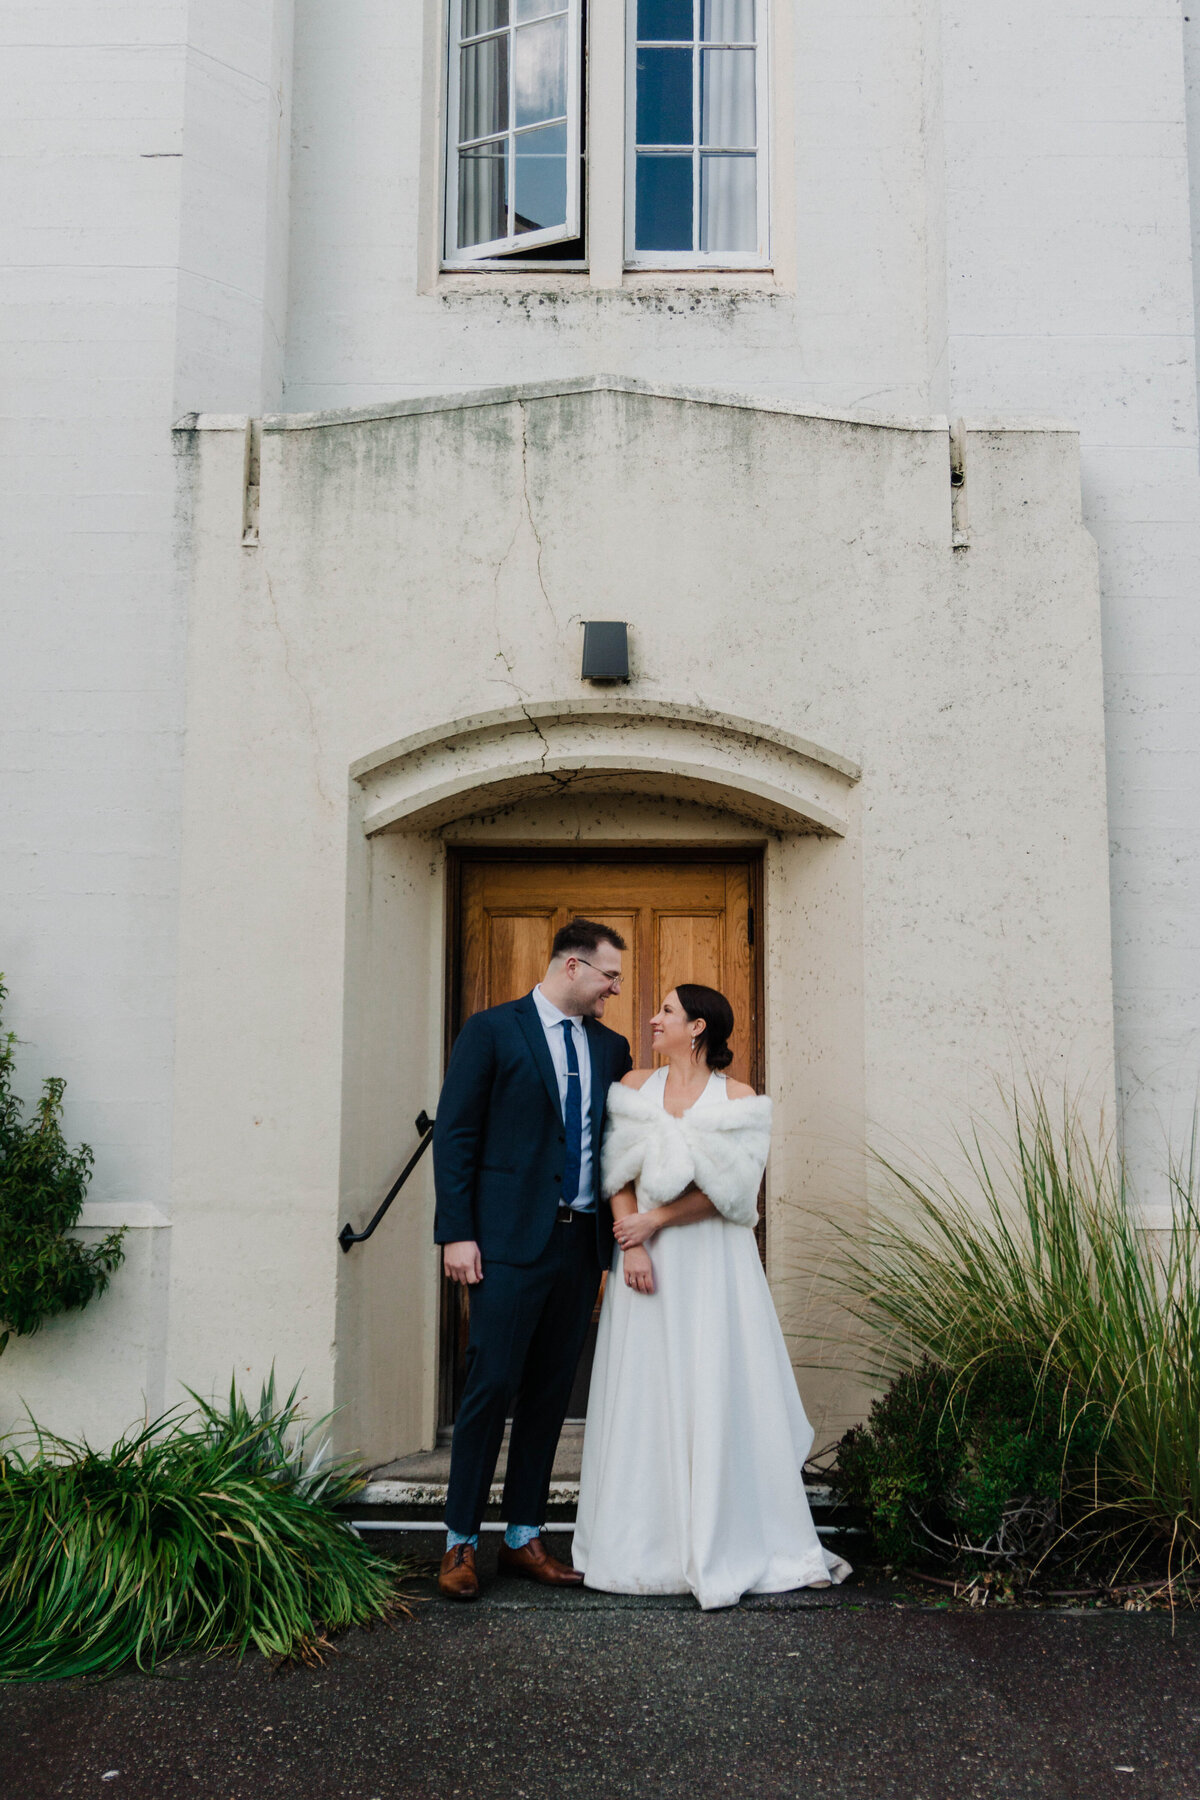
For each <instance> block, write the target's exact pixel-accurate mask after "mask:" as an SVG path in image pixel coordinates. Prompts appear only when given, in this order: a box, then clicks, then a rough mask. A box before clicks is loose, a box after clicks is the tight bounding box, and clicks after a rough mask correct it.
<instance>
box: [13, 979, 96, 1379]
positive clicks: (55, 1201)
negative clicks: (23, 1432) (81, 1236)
mask: <svg viewBox="0 0 1200 1800" xmlns="http://www.w3.org/2000/svg"><path fill="white" fill-rule="evenodd" d="M5 994H6V990H5V987H4V984H3V982H0V1015H2V1013H3V1007H4V999H5ZM15 1043H16V1036H15V1034H14V1033H13V1032H11V1031H9V1032H4V1031H0V1351H3V1349H4V1347H5V1345H6V1344H7V1343H8V1340H9V1338H10V1336H11V1335H12V1334H13V1333H14V1332H15V1333H16V1335H17V1336H18V1337H20V1336H24V1335H26V1334H27V1333H29V1332H32V1331H36V1330H37V1329H38V1327H39V1325H41V1324H43V1323H44V1322H45V1320H47V1319H51V1318H54V1317H55V1316H56V1315H57V1314H58V1313H63V1312H68V1311H69V1310H70V1309H71V1308H72V1307H78V1306H86V1305H87V1303H88V1301H89V1300H91V1299H92V1298H93V1297H94V1296H95V1295H96V1294H100V1293H103V1291H104V1289H105V1288H106V1287H107V1286H108V1282H109V1278H110V1276H111V1275H112V1273H113V1271H114V1270H115V1269H116V1268H118V1267H119V1265H120V1263H121V1262H122V1260H123V1258H124V1252H123V1251H122V1249H121V1238H122V1236H123V1233H122V1232H119V1231H115V1232H112V1233H110V1234H109V1236H107V1237H105V1238H104V1239H103V1240H102V1241H101V1242H100V1243H99V1244H93V1245H90V1246H88V1245H84V1244H81V1243H79V1242H78V1241H77V1240H76V1239H74V1238H69V1237H67V1236H66V1235H65V1234H66V1233H67V1232H68V1231H70V1230H71V1229H72V1228H73V1227H74V1226H75V1225H76V1224H78V1221H79V1215H80V1212H81V1211H82V1208H83V1201H84V1196H85V1195H86V1193H87V1187H88V1181H89V1179H90V1176H91V1169H92V1153H91V1151H90V1150H89V1148H88V1146H87V1145H86V1144H80V1145H79V1147H78V1148H77V1149H75V1150H72V1149H71V1148H70V1147H69V1146H68V1144H67V1142H66V1139H65V1138H64V1137H63V1133H62V1123H61V1120H62V1097H63V1090H64V1088H65V1086H66V1083H65V1082H64V1081H63V1080H62V1079H61V1078H60V1077H58V1076H54V1077H52V1078H51V1079H50V1080H48V1081H46V1082H44V1083H43V1085H42V1097H41V1099H40V1100H39V1101H38V1102H37V1104H36V1106H35V1107H34V1110H33V1116H32V1118H28V1119H27V1118H26V1117H25V1113H24V1109H23V1107H22V1105H21V1102H20V1101H19V1100H18V1099H17V1097H16V1095H15V1094H14V1093H13V1091H12V1076H13V1068H14V1063H15V1058H14V1054H13V1047H14V1045H15Z"/></svg>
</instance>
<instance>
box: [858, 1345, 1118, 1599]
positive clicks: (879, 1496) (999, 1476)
mask: <svg viewBox="0 0 1200 1800" xmlns="http://www.w3.org/2000/svg"><path fill="white" fill-rule="evenodd" d="M1099 1437H1100V1422H1099V1420H1098V1419H1097V1418H1096V1417H1094V1416H1093V1415H1091V1414H1088V1415H1085V1416H1084V1417H1080V1415H1079V1413H1078V1411H1077V1409H1076V1408H1075V1407H1074V1406H1072V1405H1068V1404H1066V1395H1065V1393H1064V1392H1063V1391H1062V1390H1061V1388H1053V1387H1051V1385H1050V1384H1049V1383H1048V1382H1047V1380H1046V1379H1044V1378H1039V1377H1038V1376H1037V1375H1035V1374H1034V1373H1033V1372H1032V1371H1031V1370H1030V1369H1029V1368H1028V1367H1027V1366H1026V1365H1023V1364H1022V1363H1020V1362H1017V1361H1015V1360H1013V1359H1011V1358H999V1357H997V1358H993V1359H992V1360H991V1361H989V1362H987V1363H984V1364H981V1365H979V1366H977V1367H976V1368H975V1369H973V1370H971V1371H970V1372H969V1373H968V1374H967V1375H966V1376H965V1377H962V1376H959V1377H956V1376H953V1375H951V1374H950V1372H949V1371H948V1370H947V1369H945V1368H943V1367H942V1366H941V1365H940V1364H938V1363H935V1362H933V1361H931V1359H930V1358H929V1357H923V1358H922V1359H921V1361H920V1362H919V1363H918V1364H917V1365H916V1367H915V1368H912V1369H907V1370H905V1372H904V1373H903V1374H901V1375H899V1376H897V1378H896V1380H895V1381H894V1382H893V1383H892V1384H891V1386H890V1387H889V1389H888V1390H887V1392H886V1394H884V1396H883V1398H882V1399H880V1400H877V1401H876V1402H875V1404H874V1405H873V1406H872V1408H871V1412H870V1417H869V1420H868V1422H867V1424H866V1425H865V1426H862V1427H859V1428H858V1429H856V1430H854V1431H850V1432H847V1434H846V1436H845V1437H844V1438H843V1439H842V1441H841V1443H840V1445H839V1446H838V1463H837V1466H838V1487H839V1490H840V1493H841V1496H842V1498H843V1499H844V1500H846V1501H848V1502H849V1503H850V1504H851V1505H854V1506H858V1507H861V1508H862V1509H863V1511H864V1512H866V1513H867V1515H868V1516H869V1518H870V1520H871V1526H872V1531H873V1534H874V1537H875V1542H876V1546H877V1548H878V1550H879V1552H880V1554H881V1555H882V1556H883V1557H884V1558H885V1560H886V1561H888V1562H891V1563H909V1562H912V1561H914V1560H917V1559H921V1558H924V1557H926V1556H928V1555H930V1554H933V1555H945V1554H946V1553H947V1552H949V1553H950V1554H951V1556H952V1557H957V1558H960V1559H961V1560H964V1561H967V1562H981V1563H982V1564H983V1565H984V1566H993V1565H994V1564H998V1563H1005V1562H1011V1561H1015V1560H1019V1559H1023V1558H1028V1557H1031V1556H1036V1555H1037V1554H1038V1553H1039V1552H1040V1551H1042V1550H1045V1549H1047V1548H1049V1546H1050V1544H1051V1543H1052V1542H1053V1540H1054V1538H1055V1537H1056V1536H1057V1535H1058V1533H1057V1527H1058V1525H1059V1524H1060V1523H1065V1522H1066V1520H1067V1519H1068V1518H1069V1517H1070V1514H1071V1496H1072V1495H1073V1494H1074V1493H1076V1492H1077V1491H1079V1490H1080V1489H1082V1487H1083V1486H1084V1485H1085V1484H1086V1481H1087V1477H1088V1474H1089V1469H1090V1465H1091V1462H1092V1461H1093V1460H1094V1456H1095V1452H1096V1449H1097V1447H1098V1443H1099Z"/></svg>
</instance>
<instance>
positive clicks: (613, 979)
mask: <svg viewBox="0 0 1200 1800" xmlns="http://www.w3.org/2000/svg"><path fill="white" fill-rule="evenodd" d="M574 955H575V961H576V962H581V963H584V964H586V966H587V967H588V968H589V969H595V971H596V973H597V975H603V977H604V979H605V981H607V983H608V985H609V987H610V988H612V989H613V990H614V992H615V990H616V989H617V988H619V987H620V985H621V981H622V979H623V977H622V976H620V975H613V974H612V973H610V971H609V970H608V969H601V968H599V967H598V966H597V965H596V964H595V963H594V962H588V959H587V957H586V956H580V955H579V954H578V952H575V953H574Z"/></svg>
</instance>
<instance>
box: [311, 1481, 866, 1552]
mask: <svg viewBox="0 0 1200 1800" xmlns="http://www.w3.org/2000/svg"><path fill="white" fill-rule="evenodd" d="M804 1491H805V1493H806V1495H807V1497H808V1504H809V1507H810V1509H811V1511H812V1515H813V1522H814V1524H815V1525H816V1528H817V1531H818V1533H819V1534H820V1536H821V1537H822V1538H824V1539H825V1540H826V1541H827V1542H830V1543H831V1547H832V1541H833V1540H840V1539H842V1538H844V1537H845V1538H854V1537H861V1536H862V1535H863V1532H862V1528H861V1525H860V1523H859V1521H858V1520H856V1519H850V1518H842V1519H837V1520H832V1519H831V1515H832V1513H833V1510H834V1506H835V1501H836V1496H835V1495H834V1493H833V1491H832V1489H831V1488H829V1487H828V1486H826V1485H824V1484H823V1483H820V1482H812V1483H806V1484H805V1490H804ZM502 1493H503V1487H502V1484H501V1483H499V1482H496V1483H494V1484H493V1486H492V1488H491V1490H490V1493H489V1496H488V1508H487V1512H486V1514H485V1516H484V1520H483V1524H482V1527H481V1529H482V1530H483V1531H485V1532H489V1533H493V1532H500V1531H503V1530H504V1528H505V1525H506V1523H507V1521H506V1520H505V1519H504V1518H503V1517H502V1516H501V1496H502ZM578 1504H579V1482H578V1480H572V1481H553V1482H551V1484H550V1503H549V1506H548V1507H547V1509H546V1523H547V1524H548V1525H553V1527H554V1529H555V1530H556V1531H560V1532H563V1533H564V1534H569V1533H570V1532H572V1531H574V1529H575V1510H576V1507H577V1506H578ZM342 1510H343V1512H344V1514H345V1515H346V1516H347V1518H348V1519H349V1522H350V1524H351V1525H353V1526H354V1528H355V1530H356V1531H363V1532H366V1531H382V1532H406V1533H419V1534H431V1535H436V1534H437V1533H439V1532H440V1530H441V1522H442V1519H443V1518H444V1516H445V1510H446V1483H445V1482H444V1481H438V1480H423V1481H411V1480H407V1481H400V1480H396V1479H394V1478H391V1477H385V1478H382V1479H376V1480H373V1481H369V1482H368V1483H367V1485H366V1487H365V1488H364V1489H363V1490H362V1492H361V1494H358V1495H356V1496H355V1499H354V1500H353V1501H352V1502H351V1504H350V1506H348V1507H345V1508H343V1509H342Z"/></svg>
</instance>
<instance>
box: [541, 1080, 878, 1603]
mask: <svg viewBox="0 0 1200 1800" xmlns="http://www.w3.org/2000/svg"><path fill="white" fill-rule="evenodd" d="M666 1079H667V1071H666V1069H665V1068H663V1069H656V1070H655V1072H654V1074H653V1075H651V1077H650V1079H649V1080H648V1081H647V1082H646V1083H645V1085H644V1087H643V1088H642V1089H641V1093H642V1094H643V1095H644V1096H645V1097H646V1098H647V1099H652V1100H654V1101H656V1102H657V1104H658V1105H659V1106H662V1103H663V1090H664V1088H665V1086H666ZM726 1104H730V1103H729V1101H728V1097H727V1094H726V1091H725V1077H724V1076H723V1075H718V1074H713V1075H711V1076H710V1077H709V1081H708V1086H707V1087H706V1088H705V1090H704V1092H703V1094H702V1095H701V1096H700V1098H699V1100H697V1102H696V1108H699V1107H709V1106H718V1105H726ZM732 1104H733V1105H735V1106H736V1105H743V1104H745V1105H752V1104H753V1103H752V1102H738V1101H734V1102H732ZM690 1110H691V1111H694V1110H695V1108H693V1109H690ZM638 1204H639V1210H641V1211H646V1210H648V1209H649V1205H650V1202H646V1203H645V1204H644V1205H643V1203H642V1199H641V1197H640V1196H639V1202H638ZM649 1252H650V1260H651V1262H652V1263H653V1265H654V1293H653V1294H638V1293H635V1292H634V1291H633V1290H632V1289H631V1288H629V1287H627V1286H626V1285H625V1280H624V1276H623V1272H622V1269H621V1252H620V1251H619V1250H618V1251H617V1252H616V1253H615V1255H614V1259H613V1267H612V1272H611V1273H610V1275H609V1279H608V1284H607V1287H606V1290H605V1296H604V1304H603V1307H602V1308H601V1312H600V1330H599V1336H598V1339H597V1343H596V1359H595V1363H594V1365H593V1370H592V1385H591V1392H590V1394H589V1398H588V1411H587V1428H586V1431H585V1433H584V1440H583V1467H582V1471H581V1477H580V1491H579V1513H578V1523H577V1525H576V1529H575V1543H574V1561H575V1567H576V1568H577V1569H580V1570H582V1571H583V1576H584V1580H585V1583H586V1585H587V1586H588V1587H592V1588H600V1589H603V1590H604V1591H605V1592H608V1593H617V1594H684V1593H687V1592H688V1591H689V1590H690V1591H691V1592H692V1593H693V1594H694V1595H695V1596H696V1599H697V1600H698V1601H699V1603H700V1605H701V1606H702V1607H704V1608H706V1609H707V1608H711V1607H719V1606H732V1605H734V1604H735V1603H736V1602H737V1601H738V1600H739V1599H740V1598H741V1596H742V1595H743V1594H747V1593H749V1594H775V1593H782V1592H784V1591H786V1590H787V1589H790V1588H798V1587H811V1586H812V1585H814V1584H815V1583H818V1582H819V1583H826V1582H830V1581H835V1582H836V1581H844V1580H845V1578H846V1576H847V1575H849V1573H850V1565H849V1564H848V1563H846V1562H843V1561H842V1559H841V1558H840V1557H837V1556H834V1555H832V1554H831V1553H830V1552H828V1551H826V1550H823V1549H822V1547H821V1541H820V1539H819V1538H818V1536H817V1534H816V1530H815V1528H814V1526H813V1522H812V1515H811V1514H810V1512H809V1510H808V1501H807V1499H806V1497H805V1493H804V1478H803V1473H802V1471H803V1466H804V1460H805V1458H806V1457H807V1455H808V1453H809V1451H810V1450H811V1448H812V1441H813V1432H812V1427H811V1425H810V1424H809V1422H808V1420H807V1418H806V1417H805V1414H804V1408H803V1406H802V1405H801V1404H800V1396H799V1394H798V1393H797V1391H796V1380H795V1376H794V1375H793V1374H792V1366H791V1362H790V1360H789V1358H788V1353H787V1349H786V1346H785V1345H784V1341H783V1333H782V1332H781V1331H780V1329H779V1321H778V1319H777V1318H776V1316H775V1307H774V1304H773V1302H772V1300H771V1293H770V1289H769V1288H768V1286H767V1280H766V1276H765V1275H764V1274H763V1269H762V1264H761V1262H760V1261H759V1256H758V1246H757V1244H756V1243H755V1241H754V1232H753V1230H752V1229H750V1228H749V1227H748V1226H746V1225H734V1224H730V1223H729V1221H728V1220H727V1219H725V1218H723V1217H718V1218H713V1219H701V1220H699V1221H698V1222H697V1223H696V1224H693V1225H676V1226H670V1227H668V1228H667V1229H665V1230H663V1231H660V1232H659V1233H658V1234H657V1236H655V1237H654V1238H653V1239H652V1240H651V1242H650V1245H649Z"/></svg>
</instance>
